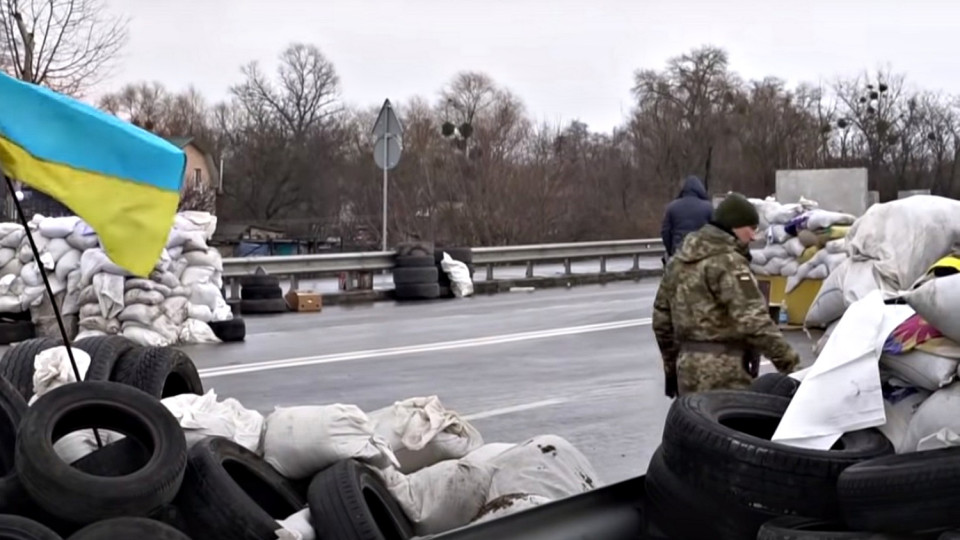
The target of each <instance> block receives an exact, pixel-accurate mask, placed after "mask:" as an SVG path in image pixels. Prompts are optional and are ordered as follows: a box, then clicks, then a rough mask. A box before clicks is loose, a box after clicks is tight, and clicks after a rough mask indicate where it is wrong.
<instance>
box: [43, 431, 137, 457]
mask: <svg viewBox="0 0 960 540" xmlns="http://www.w3.org/2000/svg"><path fill="white" fill-rule="evenodd" d="M97 435H100V442H102V443H103V445H104V446H106V445H108V444H112V443H115V442H117V441H119V440H120V439H123V438H124V435H123V434H122V433H118V432H116V431H110V430H108V429H97ZM99 449H100V446H99V445H98V444H97V438H96V435H94V433H93V430H92V429H84V430H81V431H74V432H73V433H67V434H66V435H64V436H63V437H62V438H60V440H58V441H57V442H55V443H54V444H53V451H54V452H56V453H57V455H58V456H59V457H60V459H62V460H63V461H64V462H66V463H73V462H75V461H77V460H78V459H80V458H82V457H84V456H86V455H87V454H91V453H93V452H96V451H97V450H99Z"/></svg>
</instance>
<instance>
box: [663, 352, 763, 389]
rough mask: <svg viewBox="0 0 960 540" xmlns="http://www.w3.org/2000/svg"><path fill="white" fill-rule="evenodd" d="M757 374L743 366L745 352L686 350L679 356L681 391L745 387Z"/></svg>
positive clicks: (678, 377)
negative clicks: (740, 353)
mask: <svg viewBox="0 0 960 540" xmlns="http://www.w3.org/2000/svg"><path fill="white" fill-rule="evenodd" d="M751 382H753V377H751V376H750V374H749V373H747V372H746V370H744V369H743V358H742V357H741V355H734V354H717V353H707V352H692V351H684V352H681V353H680V358H678V359H677V388H678V392H679V394H680V395H681V396H682V395H684V394H692V393H694V392H706V391H708V390H743V389H746V388H747V387H749V386H750V383H751Z"/></svg>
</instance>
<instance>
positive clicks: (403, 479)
mask: <svg viewBox="0 0 960 540" xmlns="http://www.w3.org/2000/svg"><path fill="white" fill-rule="evenodd" d="M493 474H494V469H493V466H492V465H489V464H477V463H471V462H468V461H464V460H459V461H454V460H449V461H441V462H440V463H437V464H436V465H432V466H430V467H427V468H425V469H421V470H419V471H417V472H415V473H413V474H410V475H404V474H403V473H401V472H399V471H397V470H394V469H387V470H383V471H380V475H381V477H382V478H383V481H384V483H385V484H386V486H387V490H389V491H390V494H391V495H393V497H394V499H396V501H397V504H399V505H400V508H401V509H402V510H403V513H404V514H406V516H407V518H408V519H409V520H410V522H411V523H412V524H413V528H414V532H415V533H416V534H417V535H418V536H423V535H429V534H439V533H442V532H446V531H449V530H452V529H456V528H458V527H462V526H464V525H467V524H469V523H470V521H471V520H473V518H474V517H476V515H477V514H478V513H479V512H480V509H481V508H483V505H484V503H486V501H487V494H488V491H489V489H490V483H491V480H492V478H493Z"/></svg>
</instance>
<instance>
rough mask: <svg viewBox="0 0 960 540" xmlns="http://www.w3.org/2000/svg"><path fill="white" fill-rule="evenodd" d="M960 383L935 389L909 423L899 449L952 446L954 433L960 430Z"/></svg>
mask: <svg viewBox="0 0 960 540" xmlns="http://www.w3.org/2000/svg"><path fill="white" fill-rule="evenodd" d="M958 410H960V384H958V383H953V384H951V385H950V386H948V387H946V388H942V389H940V390H938V391H936V392H934V393H933V394H932V395H931V396H930V397H929V398H927V399H926V400H925V401H924V402H923V404H921V405H920V407H919V408H918V409H917V412H916V413H915V414H914V415H913V417H912V418H911V419H910V423H909V424H908V425H907V434H906V435H905V436H904V438H903V442H902V443H901V447H900V448H899V449H897V450H898V452H899V453H908V452H916V451H919V450H920V449H921V447H923V448H924V449H926V450H932V449H933V448H937V447H941V448H942V447H944V446H952V444H950V443H951V440H950V439H951V437H950V436H949V433H948V432H952V433H953V434H957V433H960V414H957V411H958Z"/></svg>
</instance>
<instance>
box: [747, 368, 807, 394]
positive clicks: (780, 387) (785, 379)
mask: <svg viewBox="0 0 960 540" xmlns="http://www.w3.org/2000/svg"><path fill="white" fill-rule="evenodd" d="M799 388H800V381H798V380H796V379H794V378H793V377H790V376H788V375H784V374H782V373H767V374H766V375H761V376H759V377H757V378H756V379H754V380H753V383H752V384H751V385H750V391H751V392H757V393H759V394H767V395H770V396H780V397H785V398H793V396H794V394H796V393H797V389H799Z"/></svg>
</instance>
